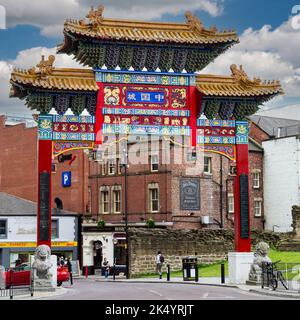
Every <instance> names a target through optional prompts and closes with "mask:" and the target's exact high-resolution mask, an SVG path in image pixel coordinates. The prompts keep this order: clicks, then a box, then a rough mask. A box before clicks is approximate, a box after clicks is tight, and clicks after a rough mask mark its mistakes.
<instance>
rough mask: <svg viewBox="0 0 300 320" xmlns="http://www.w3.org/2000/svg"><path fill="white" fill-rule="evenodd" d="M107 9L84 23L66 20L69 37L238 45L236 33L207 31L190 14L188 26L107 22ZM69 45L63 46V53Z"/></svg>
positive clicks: (66, 31) (180, 24) (92, 12)
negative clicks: (105, 15)
mask: <svg viewBox="0 0 300 320" xmlns="http://www.w3.org/2000/svg"><path fill="white" fill-rule="evenodd" d="M103 11H104V7H103V6H100V7H99V8H98V9H95V10H94V9H93V8H92V9H91V11H90V12H89V14H88V15H87V16H86V17H87V18H88V19H89V22H88V23H86V22H85V21H84V20H79V21H78V20H70V19H68V20H66V22H65V24H64V33H65V34H69V33H71V34H75V35H78V36H81V37H84V38H90V39H98V40H106V41H107V40H108V41H109V40H117V41H133V42H153V43H162V44H163V43H176V44H189V45H199V44H216V43H234V42H235V43H237V42H238V41H239V40H238V36H237V33H236V32H235V31H233V30H230V31H223V32H218V31H217V29H216V28H215V27H212V28H210V29H209V30H208V29H205V28H204V26H203V24H202V22H201V21H200V20H199V18H198V17H196V16H193V15H192V14H191V13H190V12H186V14H185V15H186V19H187V21H186V23H171V22H169V23H166V22H145V21H139V20H120V19H119V20H118V19H107V18H104V17H103V16H102V14H103ZM66 41H67V39H65V43H64V44H63V45H61V46H60V47H59V51H63V50H64V48H65V46H66V45H67V43H66Z"/></svg>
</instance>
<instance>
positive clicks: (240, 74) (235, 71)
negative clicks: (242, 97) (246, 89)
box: [230, 64, 249, 80]
mask: <svg viewBox="0 0 300 320" xmlns="http://www.w3.org/2000/svg"><path fill="white" fill-rule="evenodd" d="M230 70H231V76H232V77H233V78H235V79H236V80H249V77H248V75H247V73H246V72H245V71H244V69H243V66H242V65H240V68H238V67H237V65H236V64H232V65H231V66H230Z"/></svg>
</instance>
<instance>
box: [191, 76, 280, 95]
mask: <svg viewBox="0 0 300 320" xmlns="http://www.w3.org/2000/svg"><path fill="white" fill-rule="evenodd" d="M196 87H197V90H198V91H199V92H200V93H202V94H203V95H205V96H212V97H228V98H234V97H237V98H247V97H251V98H255V97H258V98H262V99H268V98H269V97H273V96H275V95H278V94H284V91H283V89H282V87H281V85H280V83H279V82H275V81H273V82H269V83H266V82H263V83H261V84H255V83H251V82H250V81H249V82H248V83H244V82H243V81H238V80H235V79H234V78H233V77H225V76H213V75H201V76H198V77H197V81H196Z"/></svg>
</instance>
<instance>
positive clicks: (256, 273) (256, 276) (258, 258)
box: [249, 242, 272, 282]
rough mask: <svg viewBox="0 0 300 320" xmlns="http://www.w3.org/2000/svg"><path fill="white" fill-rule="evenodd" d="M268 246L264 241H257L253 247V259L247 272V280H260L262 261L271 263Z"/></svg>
mask: <svg viewBox="0 0 300 320" xmlns="http://www.w3.org/2000/svg"><path fill="white" fill-rule="evenodd" d="M269 250H270V246H269V245H268V244H267V243H266V242H259V243H258V244H257V245H256V247H255V253H254V259H253V263H252V265H251V268H250V272H249V280H251V281H255V282H260V281H261V274H262V265H263V263H271V262H272V260H271V259H270V258H269V257H268V252H269Z"/></svg>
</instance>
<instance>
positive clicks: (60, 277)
mask: <svg viewBox="0 0 300 320" xmlns="http://www.w3.org/2000/svg"><path fill="white" fill-rule="evenodd" d="M30 272H31V267H30V265H29V264H28V263H22V264H20V265H18V266H17V267H15V268H10V269H8V270H7V271H5V273H4V277H5V286H6V288H9V287H10V286H12V285H13V286H22V285H23V286H24V285H29V284H30ZM69 280H70V273H69V271H68V267H64V266H58V267H57V286H61V285H62V283H63V282H65V281H69Z"/></svg>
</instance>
